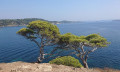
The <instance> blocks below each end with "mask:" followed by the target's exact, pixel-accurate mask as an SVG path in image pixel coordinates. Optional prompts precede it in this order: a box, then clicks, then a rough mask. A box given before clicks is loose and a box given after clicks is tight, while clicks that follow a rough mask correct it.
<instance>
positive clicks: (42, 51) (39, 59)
mask: <svg viewBox="0 0 120 72" xmlns="http://www.w3.org/2000/svg"><path fill="white" fill-rule="evenodd" d="M43 48H44V46H41V47H40V55H39V57H38V63H41V62H42V61H43V59H44V50H43Z"/></svg>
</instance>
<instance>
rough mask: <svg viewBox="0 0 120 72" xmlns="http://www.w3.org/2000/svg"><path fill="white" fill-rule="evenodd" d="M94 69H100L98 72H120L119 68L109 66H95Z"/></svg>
mask: <svg viewBox="0 0 120 72" xmlns="http://www.w3.org/2000/svg"><path fill="white" fill-rule="evenodd" d="M95 69H96V70H98V71H100V72H120V70H117V69H111V68H104V69H100V68H95Z"/></svg>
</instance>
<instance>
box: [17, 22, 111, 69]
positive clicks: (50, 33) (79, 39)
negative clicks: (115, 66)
mask: <svg viewBox="0 0 120 72" xmlns="http://www.w3.org/2000/svg"><path fill="white" fill-rule="evenodd" d="M17 33H18V34H20V35H22V36H24V37H25V38H26V39H29V40H31V41H33V42H34V43H36V45H37V46H38V48H39V49H40V55H39V57H38V62H39V63H40V62H42V61H43V60H44V59H45V58H44V55H45V53H44V48H45V46H53V45H55V46H56V47H54V49H53V51H52V52H51V55H52V54H53V53H54V52H56V51H57V50H58V51H57V53H58V54H59V53H60V52H59V51H61V52H62V51H68V50H72V52H71V51H68V52H70V53H69V54H74V55H76V56H77V57H78V58H79V59H80V60H81V61H82V64H83V65H84V67H85V68H88V64H87V59H88V55H89V54H90V53H92V52H94V51H95V50H97V49H99V48H104V47H106V46H108V44H110V43H109V42H108V41H107V39H105V38H104V37H102V36H101V35H99V34H90V35H88V36H76V35H74V34H71V33H66V34H63V35H61V34H60V32H59V29H58V28H57V26H56V25H53V24H51V23H49V22H46V21H40V20H38V21H32V22H30V23H29V25H27V28H22V29H20V30H19V31H18V32H17ZM66 58H68V57H65V60H66ZM60 59H61V58H60ZM63 59H64V57H63ZM68 59H69V58H68ZM57 60H59V58H57V59H56V60H53V61H52V62H54V61H55V62H56V63H57V64H59V62H57ZM60 63H61V62H60ZM63 63H64V62H63ZM65 64H66V63H65ZM67 65H69V64H67Z"/></svg>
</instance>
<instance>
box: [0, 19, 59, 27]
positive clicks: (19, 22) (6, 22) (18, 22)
mask: <svg viewBox="0 0 120 72" xmlns="http://www.w3.org/2000/svg"><path fill="white" fill-rule="evenodd" d="M35 20H42V21H47V20H44V19H39V18H25V19H1V20H0V26H23V25H27V24H29V22H31V21H35ZM48 22H51V23H53V24H55V23H57V21H48Z"/></svg>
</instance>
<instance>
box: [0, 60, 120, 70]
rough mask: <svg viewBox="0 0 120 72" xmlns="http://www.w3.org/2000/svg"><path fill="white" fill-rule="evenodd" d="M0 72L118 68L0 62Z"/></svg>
mask: <svg viewBox="0 0 120 72" xmlns="http://www.w3.org/2000/svg"><path fill="white" fill-rule="evenodd" d="M0 72H120V71H118V70H102V69H85V68H74V67H70V66H64V65H55V64H49V63H42V64H38V63H26V62H13V63H0Z"/></svg>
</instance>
